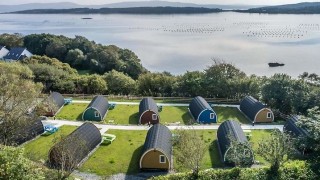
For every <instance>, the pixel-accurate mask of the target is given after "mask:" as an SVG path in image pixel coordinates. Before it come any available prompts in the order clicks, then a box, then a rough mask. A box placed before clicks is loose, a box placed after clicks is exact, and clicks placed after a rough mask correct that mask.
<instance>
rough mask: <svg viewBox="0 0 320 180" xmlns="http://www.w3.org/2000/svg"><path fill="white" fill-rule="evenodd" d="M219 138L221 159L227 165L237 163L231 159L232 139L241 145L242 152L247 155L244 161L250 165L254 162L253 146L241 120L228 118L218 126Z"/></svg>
mask: <svg viewBox="0 0 320 180" xmlns="http://www.w3.org/2000/svg"><path fill="white" fill-rule="evenodd" d="M217 139H218V148H219V151H220V155H221V159H222V160H223V162H224V163H225V164H226V165H235V162H233V161H232V160H231V159H229V157H230V154H232V153H233V149H232V146H231V143H232V141H234V142H235V143H236V144H237V145H239V146H241V149H242V151H243V152H241V154H243V155H245V157H247V158H243V160H244V161H243V163H244V164H246V165H248V166H250V165H252V164H253V163H254V155H253V150H252V149H251V146H250V144H249V143H248V140H247V138H246V136H245V134H244V132H243V130H242V128H241V126H240V124H239V122H237V121H232V120H227V121H225V122H223V123H222V124H221V125H220V126H219V128H218V131H217ZM237 153H240V152H237Z"/></svg>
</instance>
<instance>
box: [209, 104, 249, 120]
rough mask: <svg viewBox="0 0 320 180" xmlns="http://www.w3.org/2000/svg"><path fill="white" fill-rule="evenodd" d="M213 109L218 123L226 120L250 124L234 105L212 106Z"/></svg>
mask: <svg viewBox="0 0 320 180" xmlns="http://www.w3.org/2000/svg"><path fill="white" fill-rule="evenodd" d="M213 110H214V111H215V112H216V113H217V116H218V123H222V122H223V121H226V120H235V121H239V122H240V123H242V124H250V121H249V120H248V119H247V118H246V117H245V116H244V115H243V114H242V113H241V112H240V111H239V109H238V108H234V107H214V108H213Z"/></svg>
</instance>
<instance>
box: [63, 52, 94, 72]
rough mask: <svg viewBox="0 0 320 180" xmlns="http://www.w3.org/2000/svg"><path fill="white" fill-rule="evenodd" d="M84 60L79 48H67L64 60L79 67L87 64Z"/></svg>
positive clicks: (81, 67)
mask: <svg viewBox="0 0 320 180" xmlns="http://www.w3.org/2000/svg"><path fill="white" fill-rule="evenodd" d="M85 60H86V57H85V55H84V54H83V52H82V51H81V50H80V49H72V50H69V51H68V53H67V56H66V58H65V62H67V63H68V64H70V65H72V66H73V67H77V68H80V69H84V67H87V65H88V64H87V63H85V62H86V61H85Z"/></svg>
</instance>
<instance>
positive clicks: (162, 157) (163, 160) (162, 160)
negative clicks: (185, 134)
mask: <svg viewBox="0 0 320 180" xmlns="http://www.w3.org/2000/svg"><path fill="white" fill-rule="evenodd" d="M160 163H166V157H165V156H164V155H160Z"/></svg>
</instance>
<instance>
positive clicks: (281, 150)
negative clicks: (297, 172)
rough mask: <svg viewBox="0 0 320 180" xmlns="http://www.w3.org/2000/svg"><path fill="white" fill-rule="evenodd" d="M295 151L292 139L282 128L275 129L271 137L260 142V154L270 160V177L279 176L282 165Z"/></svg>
mask: <svg viewBox="0 0 320 180" xmlns="http://www.w3.org/2000/svg"><path fill="white" fill-rule="evenodd" d="M292 151H293V143H292V139H291V138H290V137H289V135H288V134H285V133H282V132H281V131H280V130H277V129H275V130H273V131H272V132H271V135H270V136H269V137H266V138H265V139H264V141H261V142H260V143H259V148H258V151H257V152H258V154H259V155H260V156H262V157H263V158H264V159H265V160H267V161H268V162H270V164H271V166H270V176H272V177H270V178H277V177H278V172H279V168H280V166H281V165H282V164H283V163H284V162H286V161H287V160H288V156H289V155H290V154H291V153H292Z"/></svg>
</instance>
